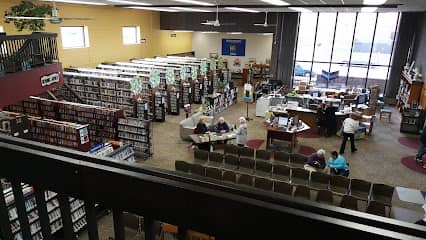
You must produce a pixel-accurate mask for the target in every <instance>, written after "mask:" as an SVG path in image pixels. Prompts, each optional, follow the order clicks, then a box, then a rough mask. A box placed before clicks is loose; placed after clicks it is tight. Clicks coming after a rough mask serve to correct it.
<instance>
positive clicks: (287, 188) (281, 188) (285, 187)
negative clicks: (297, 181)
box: [274, 181, 293, 196]
mask: <svg viewBox="0 0 426 240" xmlns="http://www.w3.org/2000/svg"><path fill="white" fill-rule="evenodd" d="M274 192H277V193H282V194H286V195H289V196H292V195H293V185H291V184H290V183H286V182H281V181H275V182H274Z"/></svg>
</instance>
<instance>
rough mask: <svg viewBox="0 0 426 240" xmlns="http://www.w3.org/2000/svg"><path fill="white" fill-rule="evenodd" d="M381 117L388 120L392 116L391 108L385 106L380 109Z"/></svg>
mask: <svg viewBox="0 0 426 240" xmlns="http://www.w3.org/2000/svg"><path fill="white" fill-rule="evenodd" d="M382 118H387V119H388V121H389V122H390V121H391V118H392V110H391V109H387V108H382V109H380V120H382Z"/></svg>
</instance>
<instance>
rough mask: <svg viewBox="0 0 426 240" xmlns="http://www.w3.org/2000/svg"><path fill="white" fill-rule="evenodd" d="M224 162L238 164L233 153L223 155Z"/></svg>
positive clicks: (237, 159)
mask: <svg viewBox="0 0 426 240" xmlns="http://www.w3.org/2000/svg"><path fill="white" fill-rule="evenodd" d="M225 163H226V164H229V165H235V166H238V164H239V158H238V157H237V156H234V155H225Z"/></svg>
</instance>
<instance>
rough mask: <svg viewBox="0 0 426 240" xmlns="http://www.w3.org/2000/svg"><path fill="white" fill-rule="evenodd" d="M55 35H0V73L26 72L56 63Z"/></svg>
mask: <svg viewBox="0 0 426 240" xmlns="http://www.w3.org/2000/svg"><path fill="white" fill-rule="evenodd" d="M56 37H57V34H56V33H32V34H30V35H14V36H7V35H5V34H3V35H0V72H3V73H13V72H19V71H26V70H29V69H31V68H32V67H36V66H42V65H44V64H46V63H53V62H58V60H59V58H58V49H57V43H56Z"/></svg>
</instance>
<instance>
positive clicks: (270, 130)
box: [266, 121, 310, 149]
mask: <svg viewBox="0 0 426 240" xmlns="http://www.w3.org/2000/svg"><path fill="white" fill-rule="evenodd" d="M308 129H310V127H309V126H308V125H307V124H306V123H304V122H303V121H302V126H301V127H300V128H297V129H296V128H294V127H293V129H292V130H288V129H286V128H275V127H272V126H267V127H266V149H268V148H269V146H270V144H271V143H272V140H273V139H278V140H283V141H289V142H290V143H291V149H294V147H296V142H297V134H298V133H300V132H303V131H306V130H308Z"/></svg>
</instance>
